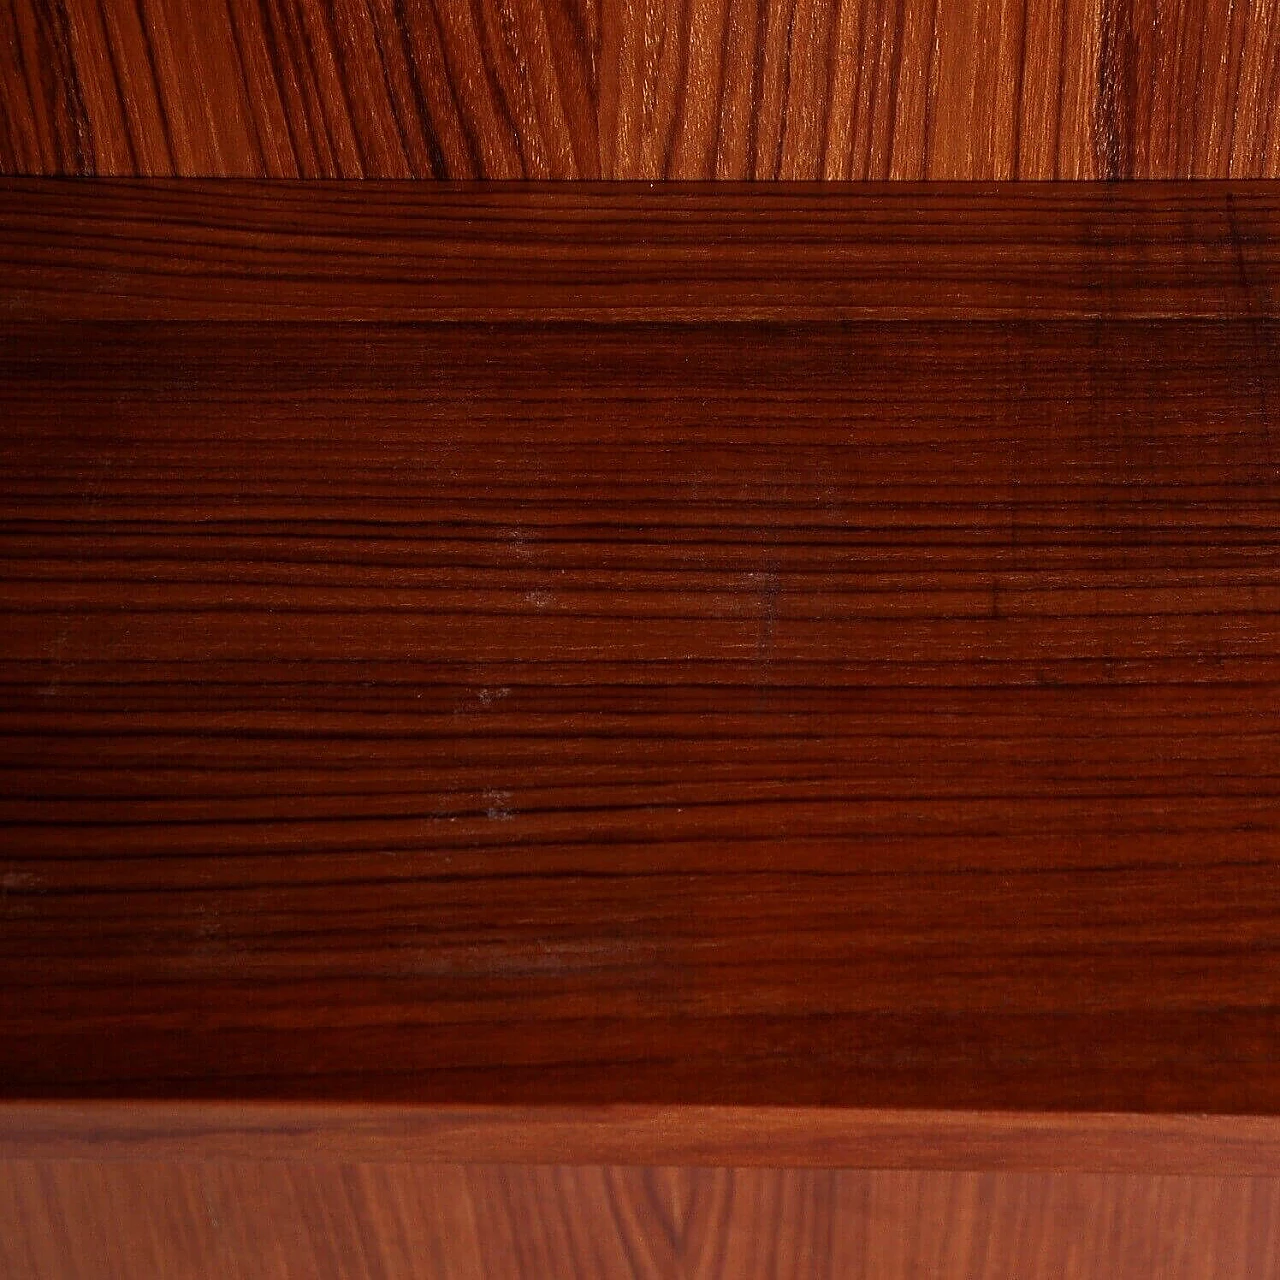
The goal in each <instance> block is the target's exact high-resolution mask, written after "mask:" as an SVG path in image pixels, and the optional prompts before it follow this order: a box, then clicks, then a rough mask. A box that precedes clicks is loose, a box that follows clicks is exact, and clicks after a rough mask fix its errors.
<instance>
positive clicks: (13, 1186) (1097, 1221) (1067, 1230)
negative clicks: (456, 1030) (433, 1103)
mask: <svg viewBox="0 0 1280 1280" xmlns="http://www.w3.org/2000/svg"><path fill="white" fill-rule="evenodd" d="M0 1273H2V1274H4V1275H6V1276H14V1277H18V1276H21V1277H23V1278H24V1280H174V1278H175V1277H186V1276H191V1277H196V1276H200V1277H203V1276H210V1275H217V1276H221V1277H226V1278H227V1280H260V1278H261V1277H264V1276H270V1277H279V1278H280V1280H290V1278H294V1277H296V1278H297V1280H409V1278H410V1277H423V1278H426V1277H430V1280H509V1278H510V1280H514V1278H516V1277H520V1278H524V1277H527V1278H528V1280H544V1278H545V1277H548V1276H556V1277H584V1278H585V1277H592V1278H593V1280H596V1278H599V1280H611V1278H613V1277H617V1278H619V1280H620V1278H622V1277H626V1278H627V1280H633V1278H634V1280H686V1278H687V1280H694V1278H705V1280H712V1278H716V1277H732V1278H733V1280H756V1278H757V1277H758V1278H761V1280H763V1277H771V1278H773V1280H789V1278H792V1277H794V1278H795V1280H825V1278H827V1277H831V1278H832V1280H836V1278H837V1277H838V1278H839V1280H859V1278H860V1277H865V1278H866V1280H913V1278H914V1277H920V1276H929V1277H937V1278H938V1280H1007V1278H1008V1277H1010V1276H1016V1277H1018V1280H1060V1277H1063V1276H1081V1277H1084V1276H1107V1277H1113V1278H1114V1280H1149V1278H1150V1277H1152V1276H1159V1277H1161V1280H1273V1278H1274V1277H1276V1276H1277V1275H1280V1180H1277V1179H1274V1178H1265V1179H1259V1178H1160V1177H1141V1176H1133V1175H1130V1176H1114V1175H1113V1176H1106V1175H1100V1174H1092V1175H1087V1174H1076V1175H1067V1176H1052V1175H1043V1174H1041V1175H1034V1174H1021V1175H1017V1174H959V1173H958V1174H939V1173H933V1174H929V1173H862V1172H850V1171H825V1170H801V1169H791V1170H770V1169H751V1170H743V1169H738V1170H731V1169H717V1170H710V1169H684V1168H656V1169H633V1168H565V1167H559V1168H556V1167H550V1168H536V1167H532V1168H531V1167H528V1166H521V1165H510V1164H507V1165H488V1166H484V1165H479V1166H477V1165H472V1166H468V1167H463V1166H458V1165H436V1166H430V1165H428V1166H416V1167H415V1166H410V1165H329V1164H301V1165H300V1164H277V1163H265V1164H264V1163H221V1162H218V1163H199V1164H198V1163H190V1162H184V1163H115V1164H93V1163H80V1164H65V1163H37V1162H23V1161H17V1162H12V1163H5V1164H3V1165H0Z"/></svg>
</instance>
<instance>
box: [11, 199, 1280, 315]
mask: <svg viewBox="0 0 1280 1280" xmlns="http://www.w3.org/2000/svg"><path fill="white" fill-rule="evenodd" d="M1277 246H1280V194H1277V189H1276V187H1275V186H1274V185H1272V184H1268V183H1182V184H1176V183H1151V184H1148V183H1141V184H1132V185H1096V184H1079V183H1076V184H1056V185H1044V186H1040V185H1034V186H1028V185H1011V184H1006V185H1003V186H1001V185H984V186H978V187H974V186H969V185H964V184H933V185H921V186H917V185H914V184H902V183H890V184H882V185H880V186H871V187H866V186H857V185H843V186H842V185H834V184H808V185H803V186H801V185H797V186H785V187H784V186H772V187H770V186H762V185H755V186H752V185H741V184H729V183H713V184H701V185H689V186H681V185H673V186H659V187H653V186H634V185H613V184H595V185H587V184H583V185H575V186H573V187H571V188H566V187H564V186H556V185H554V184H544V185H537V186H524V185H519V184H509V185H484V184H479V185H477V184H456V185H454V184H448V185H445V184H442V185H440V186H438V187H437V186H413V185H410V184H403V183H400V184H394V183H386V184H374V183H347V184H341V183H323V184H320V183H307V184H282V183H272V182H267V183H252V182H246V183H236V184H232V185H228V184H227V183H219V182H213V183H197V182H177V183H174V182H94V183H83V182H55V181H8V182H0V315H3V316H7V317H8V318H10V319H15V320H16V319H50V320H52V319H66V320H71V319H78V320H89V319H92V320H99V319H101V320H161V319H166V320H200V321H208V320H240V321H265V320H325V321H332V320H378V321H394V322H405V321H409V320H419V321H422V320H433V321H439V320H454V321H457V320H470V321H500V320H580V321H595V322H598V321H619V320H644V321H653V320H678V321H711V320H719V321H727V320H733V321H744V320H776V321H828V322H829V321H835V320H845V319H877V320H972V319H1003V320H1030V319H1086V318H1088V319H1092V318H1100V319H1101V318H1105V319H1117V320H1119V319H1183V318H1188V319H1189V318H1202V319H1215V320H1217V319H1222V318H1224V317H1230V318H1234V319H1236V320H1255V319H1261V318H1274V317H1277V316H1280V290H1278V288H1277V279H1278V278H1280V276H1278V270H1280V249H1278V248H1277Z"/></svg>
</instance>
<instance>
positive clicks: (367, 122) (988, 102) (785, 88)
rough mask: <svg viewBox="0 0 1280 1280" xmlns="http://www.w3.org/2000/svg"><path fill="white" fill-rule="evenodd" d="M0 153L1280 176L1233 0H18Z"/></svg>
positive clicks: (853, 174) (215, 161) (478, 168)
mask: <svg viewBox="0 0 1280 1280" xmlns="http://www.w3.org/2000/svg"><path fill="white" fill-rule="evenodd" d="M0 49H2V50H3V61H0V170H3V171H5V172H10V173H14V172H25V173H44V174H55V173H63V174H101V175H110V174H115V175H123V174H136V175H152V176H163V175H187V176H264V177H335V178H361V177H384V178H401V177H425V178H440V177H451V178H622V179H627V178H629V179H640V180H647V179H659V178H690V179H699V178H736V179H748V178H757V179H760V178H787V179H820V178H826V179H833V178H834V179H840V178H845V179H884V178H899V179H900V178H907V179H917V178H944V179H945V178H963V179H1001V178H1034V179H1046V178H1069V179H1072V178H1127V177H1128V178H1206V177H1276V176H1280V133H1278V131H1277V123H1276V114H1275V109H1274V108H1275V101H1276V94H1277V91H1278V87H1280V85H1278V81H1277V77H1278V75H1280V70H1278V69H1280V25H1278V24H1277V23H1276V21H1275V14H1274V13H1273V12H1272V9H1271V8H1270V6H1269V5H1268V4H1263V3H1255V4H1248V5H1246V4H1233V3H1231V2H1230V0H1141V2H1140V3H1128V2H1125V3H1120V2H1119V0H1053V3H1047V4H1040V5H1027V4H1007V3H1003V0H953V2H949V3H947V4H942V5H939V4H937V3H935V0H897V2H896V3H890V2H889V0H752V2H751V3H742V4H739V3H729V2H728V0H662V2H661V3H657V2H656V0H655V2H651V3H641V0H482V2H477V3H475V4H470V5H465V4H447V3H440V2H438V0H328V3H321V2H320V0H215V2H214V3H196V2H195V0H129V2H128V3H104V2H103V0H8V2H7V3H6V4H5V6H4V8H3V10H2V11H0Z"/></svg>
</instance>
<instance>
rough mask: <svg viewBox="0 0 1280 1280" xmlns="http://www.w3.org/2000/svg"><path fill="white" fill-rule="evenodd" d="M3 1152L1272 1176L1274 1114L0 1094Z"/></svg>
mask: <svg viewBox="0 0 1280 1280" xmlns="http://www.w3.org/2000/svg"><path fill="white" fill-rule="evenodd" d="M0 1156H3V1158H4V1159H40V1160H67V1159H85V1158H92V1159H96V1160H142V1159H146V1160H164V1159H170V1160H175V1159H176V1160H208V1159H220V1160H234V1159H254V1160H258V1159H262V1160H266V1159H314V1160H332V1161H349V1162H362V1161H377V1160H391V1161H400V1160H405V1161H408V1160H416V1161H423V1160H432V1161H436V1160H447V1161H457V1162H462V1163H488V1162H491V1161H495V1160H501V1161H508V1162H521V1163H527V1164H556V1163H559V1164H589V1163H600V1162H611V1163H626V1164H643V1163H654V1162H665V1163H669V1164H682V1165H725V1164H735V1165H743V1166H766V1167H769V1166H773V1167H786V1166H794V1165H809V1166H814V1167H841V1166H843V1167H848V1168H866V1169H974V1170H979V1169H988V1170H994V1169H1007V1170H1015V1169H1027V1170H1030V1169H1044V1170H1073V1169H1075V1170H1091V1171H1094V1172H1113V1173H1122V1172H1133V1173H1143V1174H1174V1173H1178V1174H1206V1175H1208V1174H1217V1175H1223V1176H1240V1175H1247V1176H1268V1175H1269V1176H1276V1175H1277V1173H1278V1172H1280V1120H1278V1119H1276V1118H1273V1117H1257V1116H1192V1115H1183V1116H1151V1115H1135V1114H1098V1113H1095V1114H1079V1113H1071V1112H1061V1113H1036V1112H1034V1111H1030V1112H1019V1113H1008V1112H999V1111H986V1112H982V1111H977V1112H975V1111H939V1110H932V1111H931V1110H918V1111H913V1110H905V1111H902V1110H899V1111H895V1110H851V1109H847V1108H835V1107H831V1108H828V1107H822V1108H819V1107H808V1108H806V1107H697V1106H611V1107H521V1106H515V1105H513V1106H489V1107H484V1106H472V1107H439V1108H433V1107H408V1106H393V1105H387V1106H368V1105H360V1104H353V1103H347V1104H330V1105H317V1104H305V1103H297V1104H275V1103H267V1102H263V1103H252V1102H240V1103H237V1102H230V1101H225V1102H189V1103H182V1102H171V1103H165V1102H145V1101H128V1102H123V1101H122V1102H112V1101H84V1100H80V1101H75V1100H70V1099H67V1100H63V1101H58V1102H15V1101H9V1102H4V1103H0Z"/></svg>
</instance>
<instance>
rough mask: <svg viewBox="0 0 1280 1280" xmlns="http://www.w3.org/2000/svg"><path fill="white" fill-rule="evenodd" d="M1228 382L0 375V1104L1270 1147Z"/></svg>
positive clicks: (644, 362) (168, 345)
mask: <svg viewBox="0 0 1280 1280" xmlns="http://www.w3.org/2000/svg"><path fill="white" fill-rule="evenodd" d="M58 278H59V277H57V276H51V277H50V283H51V284H56V283H57V280H58ZM1231 314H1233V313H1231V312H1228V316H1230V315H1231ZM1275 339H1276V333H1275V331H1274V327H1273V326H1272V325H1271V323H1269V322H1267V321H1264V320H1258V319H1249V318H1239V317H1238V314H1237V318H1236V319H1230V318H1226V319H1219V320H1214V321H1208V320H1199V321H1164V322H1141V323H1138V322H1125V323H1119V322H1109V323H1108V322H1101V321H1097V322H1095V321H1090V322H1053V323H1049V322H1034V323H1033V322H1025V321H1024V322H1012V321H1009V322H1003V323H983V324H979V323H941V322H939V323H931V324H923V323H922V324H917V325H913V326H902V325H881V324H865V323H864V324H853V325H840V324H834V325H833V324H826V325H818V324H809V325H804V326H780V325H754V326H743V325H689V326H663V325H640V326H626V325H621V326H620V325H610V326H583V325H551V326H548V325H488V326H482V325H472V326H465V325H454V326H413V325H407V326H406V325H397V326H371V325H299V324H291V325H272V324H257V325H248V324H217V325H199V324H176V323H163V324H85V323H70V322H58V323H52V322H49V323H29V324H12V325H10V327H8V328H7V329H6V330H5V331H4V334H3V352H2V356H0V358H2V360H3V364H2V365H0V387H2V388H3V398H4V410H5V412H4V419H3V421H4V428H3V431H4V435H3V450H4V462H5V470H4V477H5V478H4V481H3V484H4V493H5V499H4V512H5V515H4V523H3V528H2V530H0V532H2V534H3V542H2V544H0V553H2V554H3V564H4V568H3V575H2V578H3V580H2V582H0V603H2V604H3V610H4V611H3V617H2V618H0V653H2V654H3V660H0V684H2V685H3V690H4V695H3V708H2V710H0V730H2V736H0V763H2V764H3V766H4V771H3V774H2V775H0V778H2V783H0V785H3V788H4V794H3V797H2V798H0V814H2V815H3V818H4V820H5V824H6V825H5V827H4V829H3V833H2V834H0V840H2V841H3V861H4V876H5V879H4V882H3V883H4V898H3V905H2V907H0V910H2V911H3V916H4V930H3V933H0V979H2V980H3V981H2V986H0V1079H2V1081H3V1088H4V1092H5V1093H6V1094H8V1095H9V1096H10V1097H20V1096H24V1095H44V1096H52V1095H77V1096H93V1095H103V1096H116V1095H135V1096H171V1097H201V1096H203V1097H226V1096H239V1097H252V1096H259V1097H294V1098H305V1097H311V1098H330V1099H332V1098H344V1097H345V1098H358V1099H384V1100H391V1099H412V1100H419V1101H436V1102H460V1101H475V1102H509V1103H516V1102H551V1101H557V1102H564V1103H591V1102H633V1103H634V1102H644V1101H652V1102H671V1103H744V1104H745V1103H784V1102H785V1103H821V1104H843V1105H859V1106H866V1105H888V1106H953V1107H975V1106H976V1107H1015V1108H1026V1109H1032V1110H1037V1109H1044V1108H1049V1109H1055V1108H1074V1109H1132V1110H1148V1111H1177V1110H1194V1111H1218V1112H1260V1113H1272V1112H1275V1111H1276V1110H1277V1102H1278V1097H1277V1092H1276V1088H1277V1077H1276V1073H1275V1070H1274V1064H1275V1060H1276V1051H1277V1045H1278V1043H1280V1013H1278V1012H1277V1007H1276V1002H1275V992H1276V990H1277V980H1278V978H1280V970H1278V969H1277V960H1276V956H1277V952H1276V949H1275V938H1276V936H1277V919H1278V918H1280V896H1278V893H1280V877H1278V876H1277V865H1276V863H1277V853H1278V851H1280V827H1278V826H1277V821H1276V814H1277V809H1276V773H1275V761H1276V759H1277V758H1278V756H1277V746H1278V745H1280V743H1278V741H1277V734H1278V723H1277V711H1278V710H1280V706H1278V704H1277V702H1276V687H1277V673H1278V672H1280V667H1278V666H1277V663H1278V662H1280V623H1278V619H1280V615H1278V614H1277V611H1276V601H1277V599H1278V598H1280V576H1278V574H1280V566H1278V562H1277V551H1278V550H1280V548H1278V546H1277V535H1278V533H1280V530H1278V527H1277V514H1276V505H1275V493H1276V489H1275V486H1276V480H1277V459H1276V455H1275V452H1274V446H1273V443H1272V438H1271V412H1272V411H1271V406H1272V405H1273V404H1274V403H1275V397H1276V394H1277V390H1278V388H1277V386H1276V378H1277V370H1278V369H1280V366H1277V364H1276V362H1275V361H1274V359H1272V358H1271V357H1270V353H1271V352H1272V351H1273V350H1274V342H1275Z"/></svg>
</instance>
